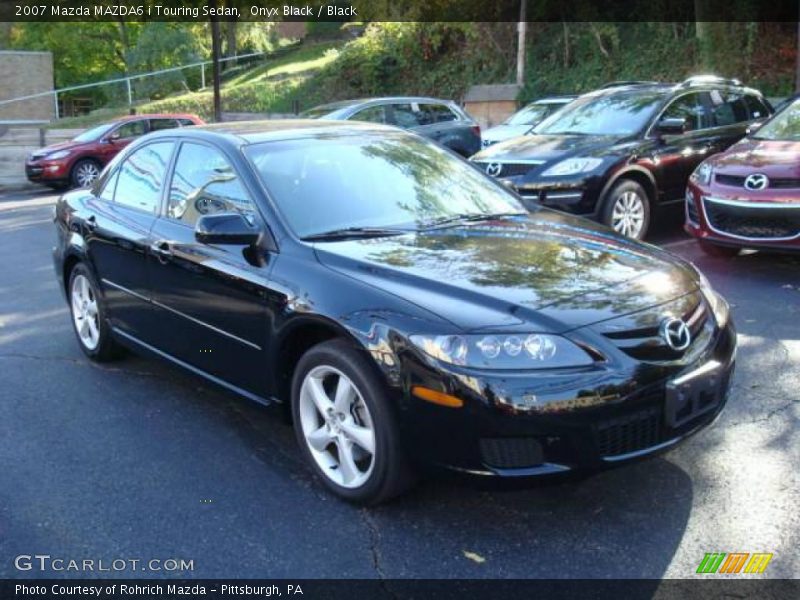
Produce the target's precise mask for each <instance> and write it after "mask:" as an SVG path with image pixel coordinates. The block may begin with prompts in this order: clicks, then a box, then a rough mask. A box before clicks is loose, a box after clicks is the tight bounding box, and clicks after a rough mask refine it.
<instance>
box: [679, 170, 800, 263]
mask: <svg viewBox="0 0 800 600" xmlns="http://www.w3.org/2000/svg"><path fill="white" fill-rule="evenodd" d="M685 201H686V205H685V206H686V221H685V224H684V229H685V230H686V232H687V233H688V234H689V235H691V236H693V237H695V238H697V239H699V240H703V241H707V242H711V243H714V244H719V245H724V246H733V247H744V248H764V249H770V248H771V249H781V250H799V249H800V198H798V200H797V202H796V203H788V202H785V201H782V202H770V201H762V202H747V201H746V200H742V199H739V198H736V197H730V196H729V195H727V194H725V193H720V192H719V191H717V190H714V189H704V188H701V187H699V186H697V185H696V184H694V183H689V185H688V187H687V189H686V200H685Z"/></svg>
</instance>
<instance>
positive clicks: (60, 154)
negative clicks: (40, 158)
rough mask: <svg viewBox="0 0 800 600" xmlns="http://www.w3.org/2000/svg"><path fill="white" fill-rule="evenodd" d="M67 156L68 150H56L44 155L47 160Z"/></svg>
mask: <svg viewBox="0 0 800 600" xmlns="http://www.w3.org/2000/svg"><path fill="white" fill-rule="evenodd" d="M68 156H69V150H59V151H58V152H53V153H52V154H48V155H47V156H45V159H47V160H58V159H60V158H67V157H68Z"/></svg>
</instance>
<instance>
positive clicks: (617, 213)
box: [611, 190, 645, 239]
mask: <svg viewBox="0 0 800 600" xmlns="http://www.w3.org/2000/svg"><path fill="white" fill-rule="evenodd" d="M644 217H645V211H644V202H643V201H642V198H641V197H640V196H639V194H637V193H636V192H634V191H631V190H626V191H624V192H622V193H621V194H620V195H619V196H618V197H617V199H616V200H615V201H614V208H613V209H612V211H611V226H612V227H613V228H614V230H615V231H616V232H617V233H621V234H622V235H625V236H628V237H631V238H635V239H639V237H641V234H642V230H643V229H644Z"/></svg>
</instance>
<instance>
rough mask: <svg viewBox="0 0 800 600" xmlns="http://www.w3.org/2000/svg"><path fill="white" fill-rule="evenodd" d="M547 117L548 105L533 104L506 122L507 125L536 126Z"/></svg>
mask: <svg viewBox="0 0 800 600" xmlns="http://www.w3.org/2000/svg"><path fill="white" fill-rule="evenodd" d="M546 115H547V105H546V104H531V105H530V106H526V107H525V108H523V109H522V110H521V111H519V112H515V113H514V114H513V115H511V116H510V117H509V118H508V119H506V120H505V123H504V124H505V125H536V124H537V123H538V122H539V121H541V120H542V119H543V118H544V117H545V116H546Z"/></svg>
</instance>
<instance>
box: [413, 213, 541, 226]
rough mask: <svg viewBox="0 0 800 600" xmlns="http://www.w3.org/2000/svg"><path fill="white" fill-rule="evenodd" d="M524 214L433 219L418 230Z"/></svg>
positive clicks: (470, 215)
mask: <svg viewBox="0 0 800 600" xmlns="http://www.w3.org/2000/svg"><path fill="white" fill-rule="evenodd" d="M527 214H528V213H525V212H507V213H489V214H485V213H478V214H476V213H467V214H460V215H450V216H447V217H441V218H439V219H433V220H432V221H428V222H427V223H423V224H422V226H421V227H420V229H435V228H437V227H446V226H448V225H457V224H459V223H474V222H476V221H491V220H492V219H502V218H503V217H521V216H523V215H527Z"/></svg>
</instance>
